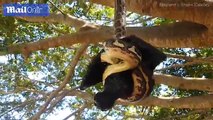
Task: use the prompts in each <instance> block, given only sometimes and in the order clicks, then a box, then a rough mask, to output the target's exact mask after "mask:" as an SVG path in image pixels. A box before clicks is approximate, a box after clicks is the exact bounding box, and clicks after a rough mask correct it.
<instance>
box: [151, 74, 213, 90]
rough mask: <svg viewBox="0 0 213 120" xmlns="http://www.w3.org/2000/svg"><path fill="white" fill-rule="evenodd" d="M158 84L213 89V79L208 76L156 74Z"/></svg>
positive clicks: (190, 88) (187, 88)
mask: <svg viewBox="0 0 213 120" xmlns="http://www.w3.org/2000/svg"><path fill="white" fill-rule="evenodd" d="M154 79H155V82H156V84H164V85H168V86H171V87H174V88H181V89H186V90H201V91H213V86H212V85H213V80H212V79H207V78H182V77H176V76H172V75H157V74H156V75H154Z"/></svg>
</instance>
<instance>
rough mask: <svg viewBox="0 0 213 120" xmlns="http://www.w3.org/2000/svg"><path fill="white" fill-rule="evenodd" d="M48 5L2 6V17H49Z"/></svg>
mask: <svg viewBox="0 0 213 120" xmlns="http://www.w3.org/2000/svg"><path fill="white" fill-rule="evenodd" d="M49 14H50V12H49V6H48V4H17V3H16V4H3V15H4V16H49Z"/></svg>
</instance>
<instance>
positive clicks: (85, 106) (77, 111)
mask: <svg viewBox="0 0 213 120" xmlns="http://www.w3.org/2000/svg"><path fill="white" fill-rule="evenodd" d="M87 106H88V103H84V105H83V106H82V107H80V108H79V109H78V110H76V111H75V112H73V113H71V114H70V115H68V116H67V117H66V118H64V119H63V120H68V119H69V118H70V117H72V116H73V115H75V114H77V113H79V112H81V111H83V110H84V109H85V108H87Z"/></svg>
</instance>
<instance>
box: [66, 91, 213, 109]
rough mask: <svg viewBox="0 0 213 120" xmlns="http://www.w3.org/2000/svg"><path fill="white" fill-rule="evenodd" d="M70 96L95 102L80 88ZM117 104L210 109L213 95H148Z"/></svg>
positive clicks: (212, 106) (212, 104)
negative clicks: (182, 96)
mask: <svg viewBox="0 0 213 120" xmlns="http://www.w3.org/2000/svg"><path fill="white" fill-rule="evenodd" d="M69 96H78V97H80V98H83V99H84V100H87V101H88V102H90V103H91V102H92V103H93V102H94V101H93V96H92V95H90V94H89V93H86V92H81V91H78V90H75V91H72V93H70V94H69ZM116 104H119V105H142V106H159V107H164V108H191V109H208V108H209V109H210V108H213V95H212V94H209V95H203V96H193V97H185V98H174V97H152V96H150V97H147V98H146V99H144V100H140V101H138V102H127V101H124V100H120V99H119V100H117V102H116Z"/></svg>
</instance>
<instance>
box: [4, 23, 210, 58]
mask: <svg viewBox="0 0 213 120" xmlns="http://www.w3.org/2000/svg"><path fill="white" fill-rule="evenodd" d="M205 31H206V27H205V26H202V25H199V24H195V23H190V22H180V23H174V24H172V25H170V24H169V25H164V26H154V27H145V28H138V27H137V28H136V27H132V28H127V33H128V35H131V34H134V35H136V36H138V37H140V38H141V39H143V40H145V41H146V42H148V43H150V44H152V45H153V46H156V47H163V48H186V47H193V48H198V47H211V46H213V40H211V39H205V41H204V40H203V39H204V38H205V36H206V33H205ZM113 35H114V33H113V28H112V27H101V28H99V29H91V30H88V31H81V32H76V33H73V34H68V35H62V36H59V37H53V38H47V39H44V40H40V41H38V42H32V43H26V44H18V45H13V46H10V47H9V48H8V52H9V53H22V54H26V53H27V54H28V53H31V52H33V51H37V50H46V49H48V48H54V47H59V46H65V47H66V46H71V45H73V44H76V43H84V42H90V43H97V42H103V41H105V40H107V39H110V38H112V36H113Z"/></svg>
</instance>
